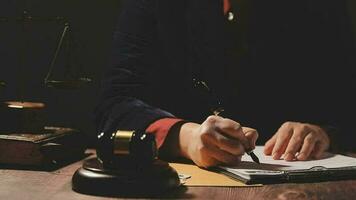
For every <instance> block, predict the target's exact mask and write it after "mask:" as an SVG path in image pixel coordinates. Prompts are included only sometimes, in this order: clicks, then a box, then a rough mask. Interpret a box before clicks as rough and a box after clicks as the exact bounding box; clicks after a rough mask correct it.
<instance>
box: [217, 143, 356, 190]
mask: <svg viewBox="0 0 356 200" xmlns="http://www.w3.org/2000/svg"><path fill="white" fill-rule="evenodd" d="M254 152H255V154H256V155H257V157H258V158H259V159H260V162H261V164H257V163H255V162H253V161H252V159H251V157H250V156H248V155H245V156H243V157H242V162H241V163H240V164H239V165H238V166H236V167H223V166H220V167H218V171H220V172H222V173H224V174H226V175H228V176H230V177H232V178H236V179H238V180H240V181H243V182H245V183H251V184H252V183H253V184H255V183H262V184H264V183H282V182H315V181H328V180H340V179H356V158H352V157H347V156H343V155H340V154H331V153H325V154H324V155H323V157H322V159H319V160H309V161H289V162H287V161H284V160H273V159H272V157H271V156H266V155H264V153H263V146H257V147H256V149H255V150H254Z"/></svg>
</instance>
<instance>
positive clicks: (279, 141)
mask: <svg viewBox="0 0 356 200" xmlns="http://www.w3.org/2000/svg"><path fill="white" fill-rule="evenodd" d="M276 135H277V136H276V137H277V138H276V143H275V145H274V147H273V150H272V157H273V159H275V160H278V159H280V158H281V156H282V155H283V153H284V152H285V150H286V148H287V145H288V143H289V140H290V139H291V137H292V135H293V129H291V128H290V126H289V125H282V126H281V128H280V129H278V131H277V133H276Z"/></svg>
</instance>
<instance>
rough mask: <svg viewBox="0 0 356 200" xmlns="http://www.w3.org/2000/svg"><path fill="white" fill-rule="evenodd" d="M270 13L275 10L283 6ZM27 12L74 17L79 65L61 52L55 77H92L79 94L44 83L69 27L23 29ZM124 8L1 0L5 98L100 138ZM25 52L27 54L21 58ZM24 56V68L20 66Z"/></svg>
mask: <svg viewBox="0 0 356 200" xmlns="http://www.w3.org/2000/svg"><path fill="white" fill-rule="evenodd" d="M314 1H315V3H316V4H318V3H319V4H320V6H321V7H322V6H323V4H324V3H326V2H328V3H330V2H335V3H337V4H341V3H343V2H344V1H342V0H340V1H331V0H326V1H319V0H314ZM291 2H292V1H291ZM302 2H304V1H302ZM346 3H347V9H346V10H345V13H346V14H347V15H348V16H349V18H350V19H351V23H352V24H353V32H354V33H356V2H355V1H354V0H347V1H346ZM285 4H286V3H284V5H285ZM273 5H277V4H273ZM266 9H269V10H270V12H273V10H274V9H276V10H278V9H283V7H281V8H279V7H271V8H266ZM23 10H28V11H29V14H31V15H32V16H38V17H53V16H61V17H65V18H67V19H68V21H69V22H70V25H71V38H72V40H69V41H71V48H70V49H71V55H72V56H73V57H72V58H73V59H72V62H73V63H75V65H74V66H76V67H72V68H70V69H69V71H70V72H69V73H68V71H67V72H66V70H68V69H66V67H65V66H66V65H65V61H64V60H65V58H66V57H65V53H61V54H60V56H59V58H58V60H59V62H58V64H57V65H56V66H55V70H54V72H53V76H54V78H57V79H58V78H59V79H63V78H66V77H67V78H68V74H69V75H70V77H72V78H73V77H79V76H86V77H90V78H92V79H93V83H92V84H89V85H88V86H86V87H83V88H79V89H74V90H61V89H54V88H48V87H45V85H44V82H43V81H44V78H45V76H46V73H47V71H48V68H49V65H50V61H51V59H52V57H53V54H54V50H55V47H56V45H57V42H58V39H59V36H60V33H61V31H62V29H63V23H62V22H55V21H52V22H48V21H47V22H32V23H30V24H28V25H27V26H25V27H23V26H22V25H21V23H20V22H19V21H18V20H16V19H18V18H19V17H21V15H22V12H23ZM119 10H120V1H119V0H28V1H27V2H25V1H24V0H1V1H0V18H2V17H3V18H7V19H8V20H7V21H4V20H2V21H0V80H4V81H5V82H6V83H7V87H5V88H4V89H2V90H1V91H0V100H1V101H6V100H20V99H23V100H25V101H34V102H44V103H46V104H47V108H46V112H47V116H48V119H47V120H48V122H47V123H48V125H55V126H67V127H73V128H78V129H80V130H82V131H83V133H86V134H90V135H94V133H95V125H94V121H93V115H92V113H93V110H94V107H95V103H96V101H97V97H98V89H99V83H100V79H101V75H102V72H103V69H104V68H105V67H106V66H107V63H108V57H109V55H110V53H109V52H110V41H111V35H112V32H113V29H114V26H115V22H116V20H117V15H118V13H119ZM345 13H343V14H345ZM341 14H342V13H341ZM281 17H283V16H281ZM24 30H25V31H24ZM354 33H352V34H354ZM354 36H355V37H354V39H355V40H354V41H353V40H352V39H350V42H352V43H353V42H355V41H356V34H354ZM355 44H356V43H355ZM22 52H24V56H22V57H21V55H22ZM355 57H356V56H355ZM21 58H22V60H23V62H24V65H23V67H20V66H21V62H20V60H21ZM20 91H23V92H20ZM0 117H1V118H2V119H4V118H6V115H4V113H0ZM0 123H1V122H0Z"/></svg>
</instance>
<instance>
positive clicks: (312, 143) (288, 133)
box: [264, 122, 330, 161]
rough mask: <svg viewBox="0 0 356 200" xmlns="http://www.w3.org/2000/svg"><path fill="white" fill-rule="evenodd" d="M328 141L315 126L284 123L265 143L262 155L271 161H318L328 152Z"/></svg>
mask: <svg viewBox="0 0 356 200" xmlns="http://www.w3.org/2000/svg"><path fill="white" fill-rule="evenodd" d="M329 146H330V140H329V137H328V135H327V134H326V132H325V131H324V130H323V129H322V128H321V127H319V126H317V125H312V124H307V123H299V122H286V123H284V124H283V125H282V126H281V127H280V128H279V129H278V131H277V132H276V133H275V135H274V136H273V137H272V138H271V139H270V140H268V141H267V142H266V144H265V148H264V153H265V154H266V155H272V157H273V159H276V160H277V159H281V157H282V155H283V158H284V160H286V161H292V160H308V159H319V158H321V156H322V154H323V153H324V152H325V151H327V150H328V148H329Z"/></svg>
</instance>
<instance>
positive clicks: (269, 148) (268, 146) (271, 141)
mask: <svg viewBox="0 0 356 200" xmlns="http://www.w3.org/2000/svg"><path fill="white" fill-rule="evenodd" d="M276 140H277V134H274V135H273V137H272V138H271V139H269V140H268V141H267V142H266V144H265V147H264V154H265V155H268V156H269V155H271V154H272V150H273V147H274V145H275V144H276Z"/></svg>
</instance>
